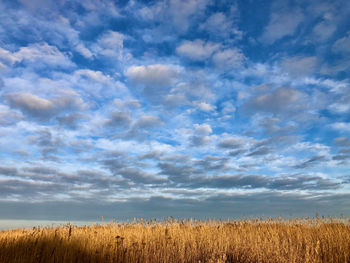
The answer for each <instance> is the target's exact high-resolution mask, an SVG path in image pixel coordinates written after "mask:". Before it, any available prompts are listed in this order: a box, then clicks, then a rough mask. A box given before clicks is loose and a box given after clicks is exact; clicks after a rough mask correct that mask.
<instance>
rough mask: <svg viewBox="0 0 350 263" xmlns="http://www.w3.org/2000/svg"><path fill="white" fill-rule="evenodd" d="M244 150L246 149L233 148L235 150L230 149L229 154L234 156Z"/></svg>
mask: <svg viewBox="0 0 350 263" xmlns="http://www.w3.org/2000/svg"><path fill="white" fill-rule="evenodd" d="M245 152H246V150H244V149H238V150H235V151H230V152H229V155H230V156H232V157H235V156H238V155H240V154H243V153H245Z"/></svg>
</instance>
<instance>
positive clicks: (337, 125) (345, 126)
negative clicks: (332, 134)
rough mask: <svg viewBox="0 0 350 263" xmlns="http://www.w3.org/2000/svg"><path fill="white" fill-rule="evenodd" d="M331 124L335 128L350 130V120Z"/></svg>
mask: <svg viewBox="0 0 350 263" xmlns="http://www.w3.org/2000/svg"><path fill="white" fill-rule="evenodd" d="M331 126H332V128H333V129H335V130H340V131H344V132H350V122H336V123H333V124H332V125H331Z"/></svg>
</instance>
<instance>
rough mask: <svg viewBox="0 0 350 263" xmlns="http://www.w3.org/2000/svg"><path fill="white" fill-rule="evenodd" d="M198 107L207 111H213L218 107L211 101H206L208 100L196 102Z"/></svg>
mask: <svg viewBox="0 0 350 263" xmlns="http://www.w3.org/2000/svg"><path fill="white" fill-rule="evenodd" d="M196 104H197V106H198V108H199V109H200V110H202V111H206V112H209V111H212V110H215V109H216V107H215V106H214V105H211V104H209V103H206V102H203V101H202V102H198V103H196Z"/></svg>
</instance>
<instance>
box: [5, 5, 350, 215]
mask: <svg viewBox="0 0 350 263" xmlns="http://www.w3.org/2000/svg"><path fill="white" fill-rule="evenodd" d="M0 14H1V15H0V36H1V37H0V135H1V136H0V149H1V151H0V160H1V163H0V211H1V213H0V219H14V218H17V219H45V220H46V219H53V220H95V219H96V218H99V217H100V216H104V217H105V218H107V219H112V218H116V219H127V218H132V217H167V216H175V217H196V218H205V217H216V218H226V217H242V216H261V215H265V216H278V215H280V214H282V215H285V216H302V215H314V214H315V213H316V212H318V213H319V214H322V215H336V214H337V215H339V214H340V213H343V214H345V215H350V191H349V184H350V174H349V168H350V114H349V113H350V86H349V81H350V79H349V74H350V2H349V1H346V0H344V1H319V0H317V1H316V0H311V1H300V0H296V1H285V0H279V1H260V0H257V1H210V0H188V1H180V0H169V1H147V2H142V1H107V0H106V1H103V0H100V1H73V0H72V1H66V0H59V1H53V0H52V1H44V0H34V1H33V0H31V1H28V0H18V1H1V3H0Z"/></svg>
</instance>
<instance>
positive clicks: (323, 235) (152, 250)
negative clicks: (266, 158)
mask: <svg viewBox="0 0 350 263" xmlns="http://www.w3.org/2000/svg"><path fill="white" fill-rule="evenodd" d="M0 262H6V263H10V262H18V263H26V262H33V263H38V262H41V263H50V262H57V263H61V262H74V263H77V262H84V263H86V262H132V263H136V262H149V263H157V262H202V263H203V262H288V263H292V262H303V263H304V262H327V263H328V262H342V263H344V262H350V225H349V221H346V220H345V219H336V218H333V219H294V220H281V219H274V220H272V219H269V220H262V219H259V220H258V219H251V220H240V221H214V220H209V221H194V220H186V221H183V220H168V221H165V222H155V221H143V220H137V221H135V222H133V223H125V224H117V223H111V224H101V225H93V226H80V227H78V226H71V225H69V224H67V225H65V226H59V227H45V228H34V229H16V230H8V231H1V232H0Z"/></svg>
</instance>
